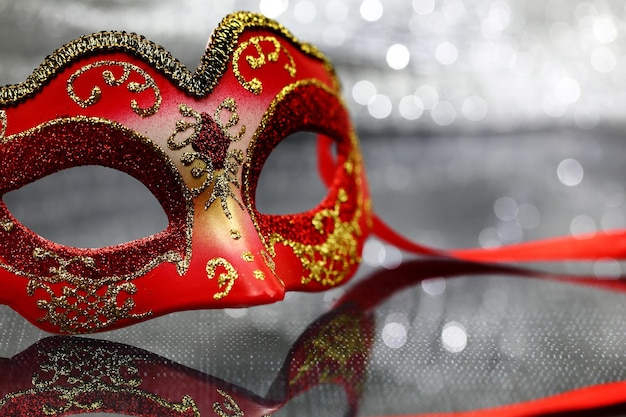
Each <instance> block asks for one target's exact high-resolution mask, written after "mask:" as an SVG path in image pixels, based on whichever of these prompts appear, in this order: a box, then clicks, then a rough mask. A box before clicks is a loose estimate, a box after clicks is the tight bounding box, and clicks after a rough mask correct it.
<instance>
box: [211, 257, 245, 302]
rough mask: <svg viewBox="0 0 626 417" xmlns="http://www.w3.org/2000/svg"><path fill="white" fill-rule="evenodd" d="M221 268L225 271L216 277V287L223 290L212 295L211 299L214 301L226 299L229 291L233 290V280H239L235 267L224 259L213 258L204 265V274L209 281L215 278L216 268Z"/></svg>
mask: <svg viewBox="0 0 626 417" xmlns="http://www.w3.org/2000/svg"><path fill="white" fill-rule="evenodd" d="M219 267H222V268H224V269H225V270H226V272H223V273H221V274H220V275H219V276H218V277H217V287H218V288H220V289H221V288H223V287H226V288H224V290H223V291H220V292H217V293H215V294H213V298H214V299H215V300H221V299H222V298H224V297H226V296H227V295H228V294H229V293H230V290H232V289H233V285H234V284H235V280H236V279H237V278H239V273H238V272H237V270H236V269H235V267H234V266H233V265H232V264H231V263H230V262H228V261H227V260H226V259H224V258H213V259H211V260H210V261H209V262H207V264H206V273H207V277H208V278H209V279H213V278H215V274H216V272H217V268H219Z"/></svg>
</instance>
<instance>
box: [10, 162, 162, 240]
mask: <svg viewBox="0 0 626 417" xmlns="http://www.w3.org/2000/svg"><path fill="white" fill-rule="evenodd" d="M3 201H4V203H5V205H6V206H7V208H8V209H9V211H10V212H11V214H12V215H13V216H14V217H15V218H16V219H17V220H18V221H19V222H20V223H22V225H23V226H25V227H27V228H29V229H30V230H31V231H33V232H34V233H36V234H38V235H39V236H41V237H44V238H46V239H48V240H50V241H53V242H56V243H59V244H61V245H66V246H72V247H80V248H101V247H106V246H114V245H118V244H121V243H125V242H129V241H132V240H136V239H140V238H143V237H146V236H150V235H153V234H156V233H159V232H161V231H163V230H164V229H165V228H166V227H167V225H168V219H167V216H166V214H165V211H164V210H163V208H162V207H161V205H160V204H159V203H158V201H157V199H156V198H155V197H154V196H153V195H152V193H150V191H149V190H148V189H147V188H146V187H145V186H144V185H143V184H142V183H141V182H140V181H138V180H136V179H135V178H133V177H132V176H130V175H128V174H126V173H124V172H121V171H118V170H116V169H112V168H106V167H102V166H80V167H74V168H68V169H65V170H62V171H59V172H56V173H54V174H52V175H48V176H46V177H43V178H41V179H39V180H37V181H34V182H32V183H30V184H27V185H25V186H23V187H21V188H19V189H17V190H14V191H11V192H8V193H6V194H5V195H4V196H3Z"/></svg>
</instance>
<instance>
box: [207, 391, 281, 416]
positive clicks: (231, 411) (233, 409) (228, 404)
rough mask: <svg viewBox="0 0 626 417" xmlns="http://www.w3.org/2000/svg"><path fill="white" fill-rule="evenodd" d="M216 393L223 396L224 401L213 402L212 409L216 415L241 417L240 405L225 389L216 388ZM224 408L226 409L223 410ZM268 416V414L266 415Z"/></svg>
mask: <svg viewBox="0 0 626 417" xmlns="http://www.w3.org/2000/svg"><path fill="white" fill-rule="evenodd" d="M217 393H218V394H219V395H221V396H222V397H224V400H225V401H224V403H223V404H220V403H219V402H217V401H216V402H214V403H213V411H215V414H217V415H218V417H243V416H244V414H243V411H241V407H239V405H238V404H237V402H236V401H235V400H234V399H233V397H232V396H231V395H230V394H228V393H227V392H225V391H222V390H221V389H218V390H217ZM224 409H226V410H227V411H224ZM266 417H269V416H266Z"/></svg>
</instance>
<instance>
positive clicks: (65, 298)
mask: <svg viewBox="0 0 626 417" xmlns="http://www.w3.org/2000/svg"><path fill="white" fill-rule="evenodd" d="M33 257H34V258H35V259H36V260H39V261H42V260H44V259H47V258H51V259H53V260H55V261H56V262H57V264H58V266H56V267H51V268H50V272H51V273H52V274H53V277H52V278H51V279H50V281H49V282H48V281H46V280H43V279H34V278H32V279H30V280H29V281H28V285H27V292H28V295H29V296H31V297H32V296H34V294H35V291H36V290H43V291H45V292H46V293H47V294H48V296H49V297H50V299H49V300H44V299H40V300H39V301H38V302H37V307H39V308H40V309H42V310H44V311H45V312H46V314H45V316H44V317H42V318H40V319H39V321H42V322H48V323H50V324H52V325H55V326H58V327H59V330H60V331H61V332H63V333H85V332H94V331H98V330H102V329H105V328H107V327H110V326H112V325H113V324H115V323H116V322H117V321H119V320H122V319H129V318H132V319H142V318H145V317H148V316H150V315H151V314H152V312H150V311H147V312H143V313H133V312H132V310H133V309H134V308H135V302H134V301H133V299H132V295H133V294H134V293H135V292H136V291H137V287H136V286H135V284H133V283H131V282H125V281H122V282H103V281H100V280H94V279H90V278H87V277H83V276H80V275H75V274H74V273H72V272H70V268H71V267H72V265H78V266H80V267H86V268H88V269H93V268H94V260H93V258H91V257H88V256H77V257H73V258H71V259H63V258H61V257H60V256H58V255H57V254H55V253H53V252H50V251H46V250H44V249H41V248H37V249H35V251H34V252H33ZM53 284H62V285H63V289H62V291H61V293H60V294H57V292H55V290H54V288H53ZM122 297H124V298H125V299H124V300H123V302H122V303H121V305H119V304H120V301H121V300H120V299H121V298H122Z"/></svg>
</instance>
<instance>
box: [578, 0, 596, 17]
mask: <svg viewBox="0 0 626 417" xmlns="http://www.w3.org/2000/svg"><path fill="white" fill-rule="evenodd" d="M596 13H597V11H596V8H595V6H594V5H592V4H590V3H588V2H586V1H585V2H582V3H580V4H579V5H578V6H576V9H574V15H575V16H576V19H578V20H579V21H580V20H583V19H585V18H586V17H589V16H591V15H594V14H596Z"/></svg>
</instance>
